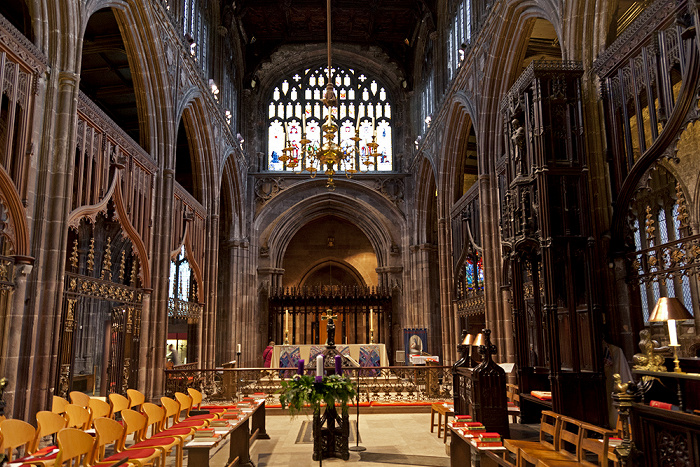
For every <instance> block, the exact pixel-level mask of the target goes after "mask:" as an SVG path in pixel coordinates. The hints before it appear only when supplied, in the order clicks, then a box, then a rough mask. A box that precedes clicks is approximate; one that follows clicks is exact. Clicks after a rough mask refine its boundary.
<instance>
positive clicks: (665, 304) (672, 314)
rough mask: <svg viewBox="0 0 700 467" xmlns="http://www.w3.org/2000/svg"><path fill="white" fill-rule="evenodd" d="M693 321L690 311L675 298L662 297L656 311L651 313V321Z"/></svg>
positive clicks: (657, 303) (655, 308)
mask: <svg viewBox="0 0 700 467" xmlns="http://www.w3.org/2000/svg"><path fill="white" fill-rule="evenodd" d="M671 319H673V320H684V319H693V315H691V314H690V312H689V311H688V309H687V308H686V307H685V306H684V305H683V303H681V301H680V300H678V299H677V298H675V297H661V298H660V299H659V301H658V302H656V306H655V307H654V310H653V311H652V312H651V316H650V317H649V321H657V322H658V321H668V320H671Z"/></svg>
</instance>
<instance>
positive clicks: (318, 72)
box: [267, 67, 393, 172]
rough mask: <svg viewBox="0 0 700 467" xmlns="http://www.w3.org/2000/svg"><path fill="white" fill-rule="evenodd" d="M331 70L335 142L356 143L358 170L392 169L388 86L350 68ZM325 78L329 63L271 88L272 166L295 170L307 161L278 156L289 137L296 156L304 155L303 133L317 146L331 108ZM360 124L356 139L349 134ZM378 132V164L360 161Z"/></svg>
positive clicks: (270, 134) (350, 144) (269, 162)
mask: <svg viewBox="0 0 700 467" xmlns="http://www.w3.org/2000/svg"><path fill="white" fill-rule="evenodd" d="M331 72H332V76H333V84H334V89H335V92H336V95H337V97H338V107H336V108H333V118H334V119H335V121H336V123H337V125H338V127H339V131H338V135H337V136H336V141H335V142H336V143H337V144H340V146H341V147H344V148H350V147H352V146H353V145H355V144H357V145H358V146H357V147H358V151H357V157H356V158H355V161H354V167H353V168H355V169H357V170H359V169H360V168H362V170H371V171H388V170H392V169H393V157H392V155H393V144H392V125H391V116H392V108H391V102H390V99H389V95H388V93H387V90H386V88H385V87H384V86H383V85H382V84H381V83H380V82H379V81H378V80H376V79H374V78H372V77H370V76H368V75H367V74H365V73H362V72H360V71H357V70H353V69H351V68H341V67H334V68H332V69H331ZM326 79H327V68H325V67H319V68H315V69H306V70H304V72H303V73H296V74H294V75H293V76H291V77H289V78H286V79H283V80H282V81H281V82H280V83H279V84H278V85H277V86H275V87H274V88H273V90H272V93H271V96H270V100H269V101H268V115H267V117H268V119H267V121H268V140H267V141H268V143H267V154H268V158H267V168H268V170H280V171H290V172H291V171H294V170H299V169H301V170H303V169H304V168H305V166H304V164H305V161H300V162H301V163H300V165H299V166H297V167H295V168H290V167H287V165H286V164H285V163H283V162H282V161H280V160H279V156H281V155H282V150H283V149H284V147H285V143H286V144H288V145H289V146H288V147H293V148H295V153H294V155H295V156H296V157H297V158H299V157H300V156H301V154H300V147H301V145H300V140H301V135H302V133H305V135H306V138H307V139H308V140H310V141H311V143H310V146H313V147H319V145H320V144H321V133H322V130H321V125H322V124H323V121H324V119H325V118H326V117H327V115H328V109H327V108H326V107H325V106H324V105H323V102H321V99H322V98H323V93H324V91H325V86H326ZM357 129H359V137H360V141H358V142H357V143H355V142H354V141H353V140H352V139H351V138H353V137H354V136H355V132H356V130H357ZM375 133H376V136H377V143H378V144H379V147H378V148H377V152H378V153H379V154H380V155H381V156H380V157H378V158H377V161H376V164H375V163H373V164H372V165H371V166H369V167H367V166H365V165H364V164H361V162H362V161H361V159H362V160H364V159H363V158H362V156H364V155H365V154H368V153H369V152H370V149H369V148H368V147H367V143H371V142H372V137H373V135H374V134H375ZM285 136H286V142H285ZM338 139H339V140H340V141H338Z"/></svg>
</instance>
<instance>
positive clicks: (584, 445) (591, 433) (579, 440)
mask: <svg viewBox="0 0 700 467" xmlns="http://www.w3.org/2000/svg"><path fill="white" fill-rule="evenodd" d="M612 436H615V432H614V431H610V430H606V429H604V428H599V427H597V426H594V425H590V424H588V423H584V422H581V421H579V420H576V419H573V418H570V417H565V416H563V415H559V414H556V413H554V412H551V411H543V412H542V421H541V425H540V440H539V441H520V440H512V439H506V440H504V442H503V445H504V447H505V448H506V449H508V450H509V451H510V452H511V453H513V454H514V455H515V458H516V459H517V461H516V466H517V467H525V466H527V465H530V464H532V465H536V466H539V467H570V466H575V465H585V466H599V465H607V463H608V452H609V448H608V446H609V442H610V438H611V437H612Z"/></svg>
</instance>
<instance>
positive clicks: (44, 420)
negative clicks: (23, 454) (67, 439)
mask: <svg viewBox="0 0 700 467" xmlns="http://www.w3.org/2000/svg"><path fill="white" fill-rule="evenodd" d="M36 425H37V428H36V437H35V438H34V445H33V446H32V452H35V451H36V450H37V449H38V448H39V442H41V439H42V438H44V437H45V436H51V435H55V434H56V433H58V432H59V431H61V430H62V429H64V428H66V426H67V425H68V420H66V419H65V418H64V417H62V416H61V415H59V414H57V413H53V412H48V411H45V410H43V411H41V412H37V413H36Z"/></svg>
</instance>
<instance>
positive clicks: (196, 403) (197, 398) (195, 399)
mask: <svg viewBox="0 0 700 467" xmlns="http://www.w3.org/2000/svg"><path fill="white" fill-rule="evenodd" d="M187 394H189V395H190V397H191V398H192V407H193V408H195V409H197V410H199V409H200V407H201V406H202V393H201V392H199V391H197V390H196V389H193V388H187Z"/></svg>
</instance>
